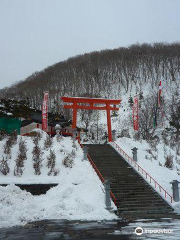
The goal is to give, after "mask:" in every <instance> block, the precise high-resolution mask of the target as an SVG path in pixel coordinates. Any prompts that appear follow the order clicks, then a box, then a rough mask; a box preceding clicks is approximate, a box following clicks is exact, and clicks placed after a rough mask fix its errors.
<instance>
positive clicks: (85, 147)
mask: <svg viewBox="0 0 180 240" xmlns="http://www.w3.org/2000/svg"><path fill="white" fill-rule="evenodd" d="M88 149H89V148H88V147H87V146H84V147H83V160H85V161H87V160H88V157H87V155H88Z"/></svg>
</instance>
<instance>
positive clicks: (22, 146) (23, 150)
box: [19, 138, 27, 160]
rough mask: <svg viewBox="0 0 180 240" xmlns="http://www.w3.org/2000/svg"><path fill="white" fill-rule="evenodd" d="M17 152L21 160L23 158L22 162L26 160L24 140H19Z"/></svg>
mask: <svg viewBox="0 0 180 240" xmlns="http://www.w3.org/2000/svg"><path fill="white" fill-rule="evenodd" d="M19 152H20V153H21V155H22V158H23V159H24V160H26V159H27V155H26V153H27V147H26V142H25V140H23V139H22V138H20V141H19Z"/></svg>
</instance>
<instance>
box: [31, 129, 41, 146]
mask: <svg viewBox="0 0 180 240" xmlns="http://www.w3.org/2000/svg"><path fill="white" fill-rule="evenodd" d="M40 139H41V134H40V133H39V132H36V135H35V136H34V137H33V143H34V145H35V146H38V144H39V141H40Z"/></svg>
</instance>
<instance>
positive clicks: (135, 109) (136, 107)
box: [133, 96, 139, 131]
mask: <svg viewBox="0 0 180 240" xmlns="http://www.w3.org/2000/svg"><path fill="white" fill-rule="evenodd" d="M138 111H139V103H138V96H135V97H134V104H133V125H134V130H135V131H138V130H139V115H138Z"/></svg>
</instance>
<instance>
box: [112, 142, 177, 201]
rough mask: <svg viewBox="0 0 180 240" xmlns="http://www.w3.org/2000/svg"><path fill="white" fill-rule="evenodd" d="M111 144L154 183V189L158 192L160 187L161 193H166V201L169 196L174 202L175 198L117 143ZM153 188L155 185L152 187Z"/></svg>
mask: <svg viewBox="0 0 180 240" xmlns="http://www.w3.org/2000/svg"><path fill="white" fill-rule="evenodd" d="M111 144H112V145H113V146H115V147H116V148H117V149H118V150H119V151H120V152H121V153H122V154H123V155H124V156H125V157H126V158H127V159H126V158H125V160H126V161H128V162H129V163H130V165H131V166H132V167H133V163H134V167H135V169H136V168H137V170H138V172H140V173H141V174H142V175H143V176H144V174H145V176H146V179H147V180H148V177H149V179H150V184H151V185H152V181H154V187H155V189H156V190H157V189H158V187H159V191H160V193H161V191H162V190H163V191H164V196H165V199H166V200H167V196H169V198H170V202H171V203H172V202H173V197H172V196H171V195H170V194H169V193H168V192H167V191H166V190H165V189H164V188H163V187H162V186H161V185H160V184H159V183H158V182H157V181H156V180H155V179H154V178H153V177H152V176H151V175H150V174H149V173H147V172H146V171H145V170H144V169H143V168H142V167H141V166H140V165H139V164H138V163H137V162H135V161H134V160H133V159H132V158H131V157H130V156H129V155H128V154H127V153H126V152H125V151H124V150H123V149H122V148H120V147H119V146H118V145H117V144H116V143H115V142H111ZM152 186H153V185H152Z"/></svg>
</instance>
